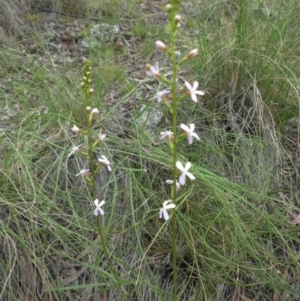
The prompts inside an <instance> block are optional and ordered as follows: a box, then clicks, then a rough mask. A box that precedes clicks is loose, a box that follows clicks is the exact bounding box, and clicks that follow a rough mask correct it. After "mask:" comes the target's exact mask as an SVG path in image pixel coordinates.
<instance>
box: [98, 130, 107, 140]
mask: <svg viewBox="0 0 300 301" xmlns="http://www.w3.org/2000/svg"><path fill="white" fill-rule="evenodd" d="M105 137H106V135H105V134H102V133H101V132H100V133H99V136H98V139H99V140H100V141H102V140H104V139H105Z"/></svg>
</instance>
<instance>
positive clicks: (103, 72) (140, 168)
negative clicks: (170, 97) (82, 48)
mask: <svg viewBox="0 0 300 301" xmlns="http://www.w3.org/2000/svg"><path fill="white" fill-rule="evenodd" d="M0 2H1V1H0ZM115 2H116V3H115ZM120 3H121V4H122V5H121V4H120ZM201 3H202V4H201V6H200V5H199V1H194V3H191V4H190V5H189V3H187V4H185V3H183V7H182V14H183V25H182V29H181V31H180V34H179V39H178V49H179V50H180V51H181V52H182V53H185V52H186V51H188V50H190V49H193V48H197V47H198V48H199V50H200V54H199V56H198V57H196V58H194V59H193V60H192V61H191V63H189V64H187V65H185V66H184V67H183V69H182V71H183V73H181V74H180V78H179V83H180V85H181V84H182V83H183V82H182V80H188V81H194V80H198V81H199V82H200V89H202V90H205V91H206V95H205V97H204V98H203V103H202V104H199V103H197V104H195V103H191V101H190V100H186V101H184V103H183V105H182V106H181V107H180V112H179V124H180V123H181V122H183V123H192V122H194V123H195V124H196V129H197V132H198V134H199V135H200V136H201V141H200V142H197V143H194V144H193V145H192V146H187V145H186V144H185V143H182V144H180V146H179V158H180V159H181V160H182V161H187V160H190V161H191V162H192V163H193V168H192V172H193V174H194V175H195V177H196V181H194V182H189V183H188V185H186V186H184V188H183V189H182V190H181V192H180V194H179V205H178V207H177V213H178V214H177V218H178V233H177V238H178V239H177V241H176V246H177V249H178V254H177V258H178V296H179V298H178V299H179V300H217V301H221V300H233V296H234V295H235V296H239V298H240V299H241V300H295V301H296V300H298V298H299V297H298V296H299V274H300V271H299V265H298V261H299V245H300V240H299V229H298V227H297V226H294V225H292V224H291V223H290V221H291V220H292V217H293V214H298V213H299V209H298V208H299V199H298V198H299V196H298V179H299V164H298V158H297V151H298V140H299V135H298V131H299V129H298V122H295V119H297V118H299V92H300V87H299V80H298V79H299V70H300V68H299V67H300V66H299V65H300V63H299V51H300V48H299V33H298V30H297V26H296V25H297V22H298V15H299V10H300V6H299V4H298V2H297V1H292V0H288V1H280V0H273V1H246V0H235V1H202V2H201ZM104 4H105V10H104V12H101V10H100V11H99V12H98V13H99V16H100V15H101V16H102V17H103V20H105V18H106V17H107V18H110V19H113V20H116V23H117V22H118V21H119V20H120V18H121V17H122V19H126V18H127V17H128V18H131V22H132V25H131V26H132V28H131V29H130V30H131V31H132V34H133V37H132V40H130V39H129V38H127V42H128V44H125V46H124V47H125V49H126V51H128V53H122V52H121V53H120V52H117V51H115V50H114V49H113V47H111V46H107V47H102V48H101V49H97V51H91V52H90V53H89V59H90V60H91V61H92V79H93V81H92V82H93V87H94V90H95V94H94V96H93V103H94V106H95V107H98V108H99V110H100V111H101V114H100V118H99V120H98V121H96V122H95V125H94V127H95V133H98V131H99V129H100V128H102V129H105V132H106V134H107V136H108V138H107V140H105V141H104V142H103V145H102V146H101V150H99V153H100V154H101V155H102V154H104V155H106V156H107V157H108V158H110V159H111V160H112V162H113V172H112V173H111V174H108V173H105V172H101V174H100V175H99V178H98V179H97V193H98V195H99V199H105V200H106V204H105V207H104V210H105V212H106V214H105V216H104V217H103V218H102V219H101V222H102V227H103V231H104V235H105V239H106V241H107V248H108V250H109V251H110V252H111V256H112V258H111V260H112V262H113V264H114V266H115V267H116V269H117V270H118V272H119V275H120V277H121V279H122V281H123V283H124V287H125V289H126V291H127V292H128V300H171V293H172V279H173V278H172V273H173V272H172V251H171V250H172V239H171V231H170V225H168V224H167V223H163V222H162V221H160V220H159V219H158V210H159V208H160V207H161V204H162V202H163V201H164V200H167V199H168V198H169V189H170V187H169V186H168V185H167V184H165V180H166V179H167V178H170V174H171V162H172V158H171V156H170V154H169V149H168V147H167V145H166V144H164V143H163V144H160V143H158V142H159V133H160V132H161V131H164V130H166V129H169V119H170V117H169V116H165V118H164V120H163V121H162V123H161V125H160V126H159V127H158V128H156V130H155V131H156V133H157V135H153V134H150V133H148V132H147V131H146V130H145V129H144V128H143V127H141V126H140V125H138V122H136V118H137V116H138V114H140V112H139V107H140V105H141V104H145V103H146V104H148V105H149V107H153V106H157V107H158V108H161V107H160V105H158V104H156V103H155V100H151V101H150V98H151V97H153V96H154V94H155V91H156V90H157V84H156V83H155V82H154V81H153V80H152V79H151V80H149V79H147V80H145V81H144V82H143V81H142V80H143V77H144V74H145V73H144V66H145V65H146V63H149V62H150V63H155V62H156V61H159V62H160V66H161V67H162V68H164V72H168V71H169V69H168V65H167V64H168V60H167V59H166V58H164V57H163V56H162V55H161V54H160V53H156V51H155V50H154V47H153V43H154V42H155V40H156V39H162V40H163V41H164V42H165V43H168V40H166V39H167V38H166V37H167V35H166V32H165V29H166V27H165V25H163V24H165V21H164V20H163V17H162V19H159V18H158V19H155V13H154V12H153V11H147V10H145V11H142V12H140V11H139V10H138V9H139V7H140V6H139V4H140V3H139V2H138V1H126V2H124V1H121V2H119V1H114V2H109V3H107V2H106V3H105V1H103V2H101V1H94V3H91V5H92V6H93V7H94V8H95V6H96V7H98V6H99V7H101V5H104ZM115 4H116V5H115ZM117 4H120V5H117ZM148 12H149V14H150V15H151V14H153V15H151V16H150V17H147V13H148ZM269 12H270V13H271V14H272V15H271V16H269ZM121 13H123V16H122V14H121ZM157 13H160V10H159V9H157ZM139 14H142V17H144V19H141V16H140V15H139ZM162 16H163V14H162ZM141 20H143V21H141ZM157 20H159V21H157ZM17 23H18V22H16V24H17ZM18 24H19V23H18ZM16 32H18V30H16ZM36 39H38V37H37V35H35V36H33V37H32V41H34V40H36ZM2 40H3V41H9V40H10V39H6V38H2V39H1V41H2ZM15 41H17V38H16V40H15ZM23 42H24V41H23ZM23 42H22V43H23ZM130 43H132V44H130ZM20 45H21V42H14V43H13V44H10V45H6V46H3V47H2V48H1V53H0V61H1V69H0V74H1V82H0V84H1V91H0V103H1V109H0V117H1V119H0V128H1V131H0V148H1V155H0V160H1V163H0V187H1V190H0V224H1V227H0V279H1V282H0V283H1V285H0V299H1V300H41V299H43V300H122V297H121V292H120V291H119V289H118V288H117V284H116V282H115V280H114V278H113V275H112V273H111V272H110V270H109V268H108V263H107V260H106V259H105V256H104V255H103V254H104V253H103V250H102V248H101V245H100V242H99V239H98V238H97V237H98V234H97V227H96V223H95V218H94V216H93V200H91V199H90V197H89V196H90V188H89V186H88V185H87V184H86V183H85V182H84V180H83V179H82V178H80V177H76V176H75V175H76V174H77V173H78V172H79V170H80V169H82V168H87V167H88V166H87V162H85V160H84V159H82V158H78V157H74V156H71V157H68V154H69V153H70V151H71V149H72V147H73V146H75V145H78V144H80V143H83V141H82V140H81V137H78V136H76V135H75V134H73V133H72V132H71V131H70V128H71V127H72V125H73V124H74V123H76V124H80V123H82V122H83V120H84V109H85V108H83V98H82V95H81V90H80V83H81V68H82V62H81V61H80V60H79V59H78V60H74V62H73V63H72V64H69V65H67V64H66V65H58V66H54V65H53V64H52V61H51V57H50V55H49V54H47V53H46V49H45V48H43V46H41V51H40V53H35V54H28V53H26V55H25V54H24V53H22V51H21V50H20V47H19V46H20ZM132 45H133V46H134V50H135V51H132V49H131V48H130V46H132ZM151 47H153V48H151ZM151 49H153V50H151ZM41 56H43V60H42V61H41V60H39V59H40V57H41ZM132 56H134V58H133V59H132ZM150 87H152V89H150ZM101 298H102V299H101ZM236 298H237V297H236ZM243 298H244V299H243ZM245 298H248V299H245ZM272 298H273V299H272Z"/></svg>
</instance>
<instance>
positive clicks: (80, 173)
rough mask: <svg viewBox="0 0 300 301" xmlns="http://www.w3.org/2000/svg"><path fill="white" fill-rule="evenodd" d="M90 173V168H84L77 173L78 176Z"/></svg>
mask: <svg viewBox="0 0 300 301" xmlns="http://www.w3.org/2000/svg"><path fill="white" fill-rule="evenodd" d="M89 174H90V170H89V169H82V170H81V171H80V172H79V173H78V174H77V175H76V177H78V176H87V175H89Z"/></svg>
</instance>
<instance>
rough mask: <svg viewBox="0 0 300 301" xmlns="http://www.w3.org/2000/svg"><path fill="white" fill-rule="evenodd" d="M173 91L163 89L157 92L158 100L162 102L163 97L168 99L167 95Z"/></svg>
mask: <svg viewBox="0 0 300 301" xmlns="http://www.w3.org/2000/svg"><path fill="white" fill-rule="evenodd" d="M170 93H171V92H170V91H169V90H162V91H159V92H157V93H156V95H155V96H156V97H157V102H161V101H162V100H163V99H166V97H165V96H166V95H168V94H170Z"/></svg>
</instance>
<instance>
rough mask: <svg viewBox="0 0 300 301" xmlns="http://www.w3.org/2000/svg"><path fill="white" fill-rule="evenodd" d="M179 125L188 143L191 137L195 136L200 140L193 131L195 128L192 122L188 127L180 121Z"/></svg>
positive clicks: (190, 141) (191, 141)
mask: <svg viewBox="0 0 300 301" xmlns="http://www.w3.org/2000/svg"><path fill="white" fill-rule="evenodd" d="M180 127H181V128H182V130H183V131H184V132H185V134H186V136H187V139H188V142H189V144H192V143H193V137H195V138H196V139H198V140H200V138H199V136H198V135H197V134H196V133H194V130H195V124H194V123H191V124H190V127H188V126H187V125H185V124H183V123H182V124H181V125H180Z"/></svg>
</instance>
